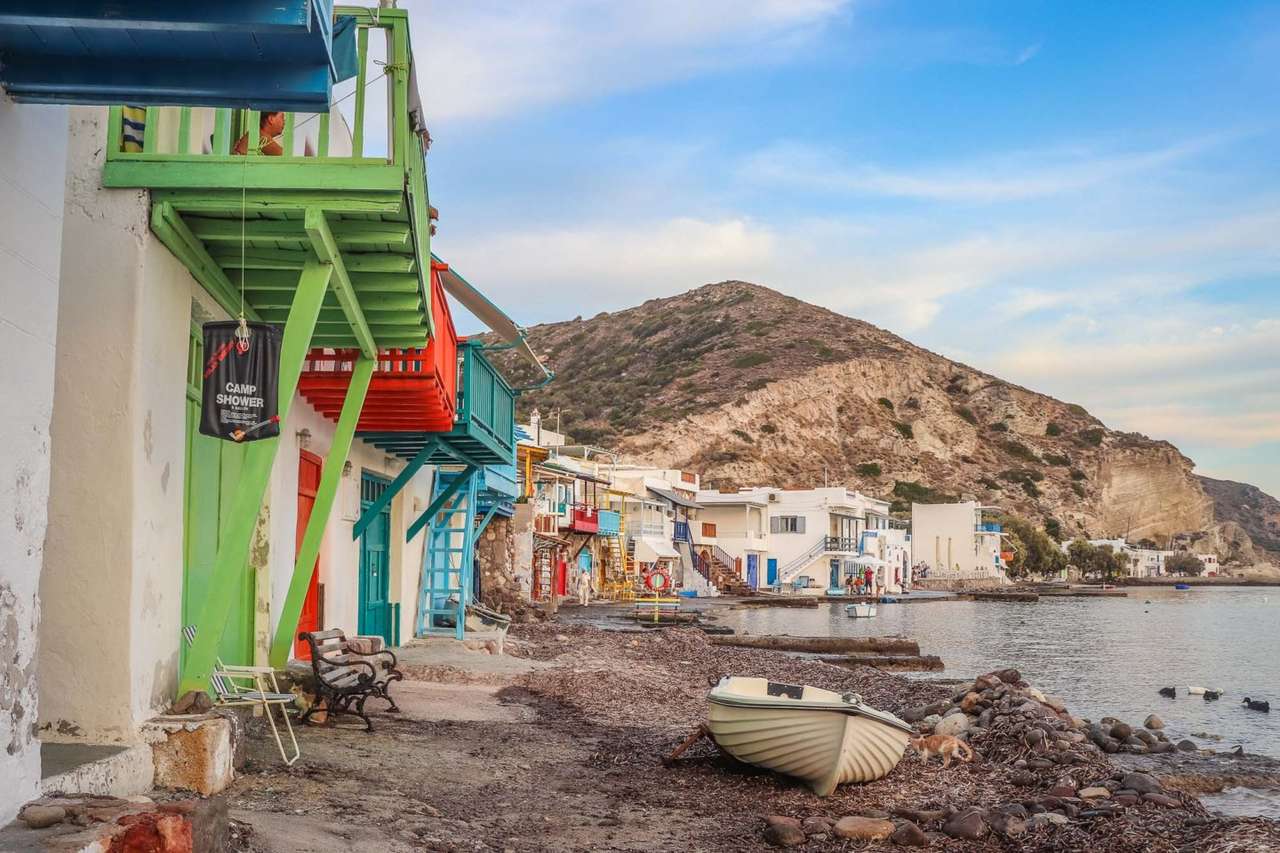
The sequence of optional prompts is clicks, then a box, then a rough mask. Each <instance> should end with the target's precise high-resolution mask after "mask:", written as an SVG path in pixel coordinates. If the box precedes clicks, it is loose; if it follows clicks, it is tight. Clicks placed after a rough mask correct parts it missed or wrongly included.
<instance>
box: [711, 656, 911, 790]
mask: <svg viewBox="0 0 1280 853" xmlns="http://www.w3.org/2000/svg"><path fill="white" fill-rule="evenodd" d="M708 699H709V700H710V703H711V708H710V712H709V714H708V717H709V720H708V725H707V727H708V728H709V729H710V730H711V736H712V737H713V738H715V741H716V744H718V745H719V747H720V748H721V749H723V750H724V751H725V752H727V753H729V754H730V755H732V756H733V757H734V758H736V759H738V760H739V761H745V762H746V763H748V764H755V765H757V766H759V767H765V768H767V769H769V770H774V771H777V772H778V773H785V774H787V775H788V776H795V777H797V778H799V779H803V780H804V781H805V782H807V783H808V784H809V787H811V788H813V792H814V793H815V794H817V795H818V796H819V797H825V796H827V795H828V794H830V793H831V792H832V791H834V790H835V789H836V786H837V785H841V784H843V783H845V782H870V781H872V780H875V779H879V778H880V777H882V776H885V775H887V774H888V773H889V771H891V770H892V769H893V768H894V767H895V766H897V764H898V762H899V761H900V760H902V754H903V752H904V751H905V750H906V748H907V741H908V739H910V738H911V736H912V735H913V734H914V733H915V730H914V729H912V728H911V726H910V725H908V724H907V723H904V722H903V721H902V720H899V719H898V718H897V717H895V716H894V715H893V714H890V713H887V712H885V711H878V710H876V709H875V708H872V707H870V706H868V705H865V704H863V702H862V699H861V697H859V696H857V695H856V694H848V693H847V694H844V695H843V696H842V695H841V694H839V693H834V692H832V691H830V690H822V689H820V688H817V687H809V686H798V685H793V684H780V683H778V682H776V681H770V680H769V679H767V678H740V677H734V676H725V677H724V678H722V679H720V683H719V684H717V685H716V686H715V687H714V688H712V690H711V694H710V696H708Z"/></svg>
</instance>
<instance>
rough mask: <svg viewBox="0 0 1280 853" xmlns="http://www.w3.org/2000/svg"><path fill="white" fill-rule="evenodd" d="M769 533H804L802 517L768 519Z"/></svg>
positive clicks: (789, 516) (788, 516) (780, 516)
mask: <svg viewBox="0 0 1280 853" xmlns="http://www.w3.org/2000/svg"><path fill="white" fill-rule="evenodd" d="M769 532H770V533H804V516H802V515H775V516H774V517H773V518H771V519H769Z"/></svg>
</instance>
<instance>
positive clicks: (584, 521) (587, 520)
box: [568, 504, 600, 533]
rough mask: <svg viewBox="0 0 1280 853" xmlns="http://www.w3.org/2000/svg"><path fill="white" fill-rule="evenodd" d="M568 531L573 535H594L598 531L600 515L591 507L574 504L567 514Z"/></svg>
mask: <svg viewBox="0 0 1280 853" xmlns="http://www.w3.org/2000/svg"><path fill="white" fill-rule="evenodd" d="M568 521H569V529H570V530H572V531H573V532H574V533H596V532H597V531H599V530H600V515H599V513H598V512H597V511H596V508H595V507H593V506H587V505H586V504H574V505H573V509H572V511H571V512H570V513H569V518H568Z"/></svg>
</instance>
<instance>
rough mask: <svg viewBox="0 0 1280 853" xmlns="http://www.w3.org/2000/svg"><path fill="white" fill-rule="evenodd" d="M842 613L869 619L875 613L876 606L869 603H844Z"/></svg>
mask: <svg viewBox="0 0 1280 853" xmlns="http://www.w3.org/2000/svg"><path fill="white" fill-rule="evenodd" d="M844 615H845V616H850V617H856V618H859V619H869V618H871V617H872V616H875V615H876V606H875V605H874V604H870V603H858V604H846V605H845V606H844Z"/></svg>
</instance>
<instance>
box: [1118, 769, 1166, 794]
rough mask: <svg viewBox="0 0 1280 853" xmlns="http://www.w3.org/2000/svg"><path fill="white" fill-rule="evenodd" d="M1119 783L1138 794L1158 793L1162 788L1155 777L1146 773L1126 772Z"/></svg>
mask: <svg viewBox="0 0 1280 853" xmlns="http://www.w3.org/2000/svg"><path fill="white" fill-rule="evenodd" d="M1120 784H1121V785H1123V786H1124V787H1126V788H1128V789H1129V790H1131V791H1137V792H1138V793H1139V794H1158V793H1160V792H1161V791H1162V790H1164V789H1163V788H1162V787H1161V786H1160V783H1159V782H1157V781H1156V780H1155V777H1153V776H1150V775H1148V774H1146V773H1126V774H1124V777H1123V778H1121V780H1120Z"/></svg>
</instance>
